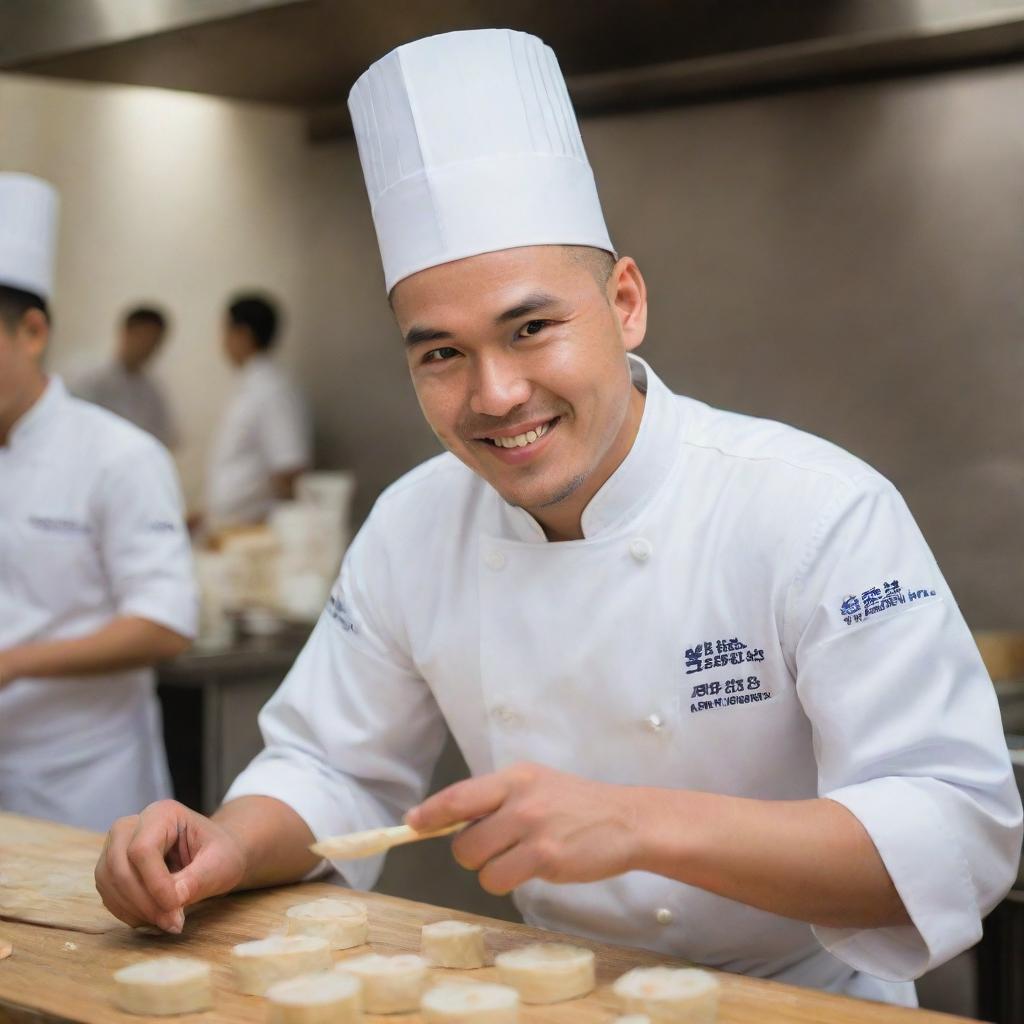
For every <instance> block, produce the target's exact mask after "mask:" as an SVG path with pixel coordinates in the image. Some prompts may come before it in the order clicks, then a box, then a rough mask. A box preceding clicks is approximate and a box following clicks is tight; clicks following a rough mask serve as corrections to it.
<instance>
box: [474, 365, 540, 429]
mask: <svg viewBox="0 0 1024 1024" xmlns="http://www.w3.org/2000/svg"><path fill="white" fill-rule="evenodd" d="M529 397H530V382H529V381H528V380H526V379H525V378H524V377H523V375H522V372H521V367H517V366H516V360H515V357H514V356H512V355H510V354H505V353H502V354H501V355H492V354H488V355H486V356H481V357H479V358H478V359H477V360H476V365H475V366H474V371H473V391H472V394H471V395H470V398H469V407H470V408H471V409H472V410H473V412H475V413H477V414H478V415H480V416H495V417H501V416H507V415H508V414H509V413H510V412H511V411H512V410H513V409H514V408H515V407H516V406H517V405H522V404H523V403H524V402H526V401H527V400H528V399H529Z"/></svg>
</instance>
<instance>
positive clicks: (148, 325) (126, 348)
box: [120, 320, 164, 370]
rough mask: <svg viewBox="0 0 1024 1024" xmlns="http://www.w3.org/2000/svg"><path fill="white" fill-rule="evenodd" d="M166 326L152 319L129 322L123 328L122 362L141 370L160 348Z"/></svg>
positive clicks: (130, 368)
mask: <svg viewBox="0 0 1024 1024" xmlns="http://www.w3.org/2000/svg"><path fill="white" fill-rule="evenodd" d="M163 340H164V328H163V327H161V326H160V325H159V324H157V323H153V322H152V321H150V320H139V321H136V322H134V323H127V324H125V325H124V327H122V328H121V348H120V354H121V362H122V363H124V365H125V366H126V367H127V368H128V369H129V370H141V369H142V367H144V366H145V365H146V363H148V362H149V361H150V360H151V359H152V358H153V356H155V355H156V352H157V349H159V348H160V345H161V343H162V342H163Z"/></svg>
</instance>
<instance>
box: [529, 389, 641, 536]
mask: <svg viewBox="0 0 1024 1024" xmlns="http://www.w3.org/2000/svg"><path fill="white" fill-rule="evenodd" d="M643 415H644V395H643V393H642V392H640V391H638V390H637V388H636V387H630V394H629V405H628V406H627V408H626V416H625V418H624V419H623V421H622V426H621V427H620V429H619V433H618V435H617V437H616V438H615V441H614V442H613V444H612V446H611V448H610V449H609V451H608V453H607V455H606V456H605V458H604V459H603V460H602V461H601V463H600V464H599V465H598V466H597V467H596V468H595V470H594V471H593V472H592V473H591V474H590V475H589V476H588V477H587V478H586V479H585V480H583V482H582V483H581V484H580V486H579V487H577V488H576V490H574V491H573V492H572V493H571V494H570V495H568V497H566V498H565V499H563V500H562V501H559V502H557V503H556V504H554V505H551V506H550V507H549V508H545V509H541V510H539V511H535V512H534V513H533V516H534V518H535V519H536V520H537V522H538V523H540V526H541V529H542V530H543V531H544V535H545V536H546V537H547V539H548V540H549V541H560V540H582V539H583V513H584V511H585V510H586V507H587V506H588V505H589V504H590V502H591V500H592V499H593V497H594V495H595V494H597V492H598V491H599V490H601V488H602V487H604V485H605V484H606V483H607V482H608V481H609V479H611V477H612V475H613V474H614V473H615V471H616V470H617V469H618V468H619V466H621V465H622V463H623V461H625V458H626V456H627V455H628V454H629V453H630V451H631V449H632V447H633V442H634V441H636V435H637V434H638V433H639V432H640V421H641V420H642V419H643Z"/></svg>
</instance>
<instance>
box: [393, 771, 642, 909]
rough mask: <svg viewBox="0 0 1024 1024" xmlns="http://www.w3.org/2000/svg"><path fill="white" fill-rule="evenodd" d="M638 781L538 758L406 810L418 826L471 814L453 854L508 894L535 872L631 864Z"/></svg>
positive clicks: (559, 875) (597, 870)
mask: <svg viewBox="0 0 1024 1024" xmlns="http://www.w3.org/2000/svg"><path fill="white" fill-rule="evenodd" d="M646 795H647V794H646V792H645V791H644V790H642V789H640V788H633V787H629V786H614V785H609V784H607V783H602V782H592V781H590V780H589V779H583V778H580V777H579V776H578V775H568V774H566V773H564V772H559V771H555V770H554V769H552V768H545V767H544V766H542V765H537V764H517V765H513V766H512V767H511V768H506V769H504V770H503V771H500V772H495V773H494V774H491V775H482V776H479V777H478V778H474V779H466V780H464V781H462V782H457V783H455V785H453V786H449V787H448V788H447V789H443V790H441V792H440V793H435V794H434V795H433V796H432V797H429V798H428V799H427V800H425V801H424V802H423V803H422V804H420V805H419V806H418V807H414V808H413V809H412V810H411V811H409V813H408V814H407V815H406V816H405V820H406V823H407V824H408V825H409V826H410V827H411V828H414V829H416V830H417V831H419V832H423V831H427V830H429V829H437V828H444V827H445V826H446V825H452V824H454V823H455V822H457V821H464V820H470V821H472V822H473V824H472V825H470V826H469V827H468V828H466V829H464V830H463V831H462V832H460V833H459V834H458V835H457V836H456V837H455V839H454V841H453V842H452V852H453V853H454V855H455V859H456V860H457V861H458V862H459V863H460V864H461V865H462V866H463V867H464V868H468V869H470V870H472V871H478V872H479V877H480V884H481V885H482V886H483V888H484V889H486V890H487V891H488V892H492V893H496V894H503V893H507V892H510V891H511V890H512V889H515V888H516V886H519V885H522V884H523V882H526V881H528V880H529V879H531V878H542V879H544V880H545V881H548V882H596V881H599V880H601V879H604V878H611V877H612V876H613V875H620V874H622V873H623V872H626V871H630V870H632V868H633V866H634V861H635V859H636V854H637V845H638V841H639V835H638V827H637V822H638V817H639V816H640V814H641V810H642V806H643V804H644V803H645V802H646V801H645V797H646Z"/></svg>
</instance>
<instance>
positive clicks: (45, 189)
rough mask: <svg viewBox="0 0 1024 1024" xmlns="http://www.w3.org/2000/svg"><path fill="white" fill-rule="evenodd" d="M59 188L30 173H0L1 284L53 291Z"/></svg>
mask: <svg viewBox="0 0 1024 1024" xmlns="http://www.w3.org/2000/svg"><path fill="white" fill-rule="evenodd" d="M57 208H58V199H57V190H56V189H55V188H54V187H53V186H52V185H51V184H49V182H46V181H43V180H42V178H34V177H32V175H30V174H12V173H9V172H4V173H0V285H7V287H9V288H20V289H21V290H22V291H26V292H32V294H33V295H38V296H39V297H40V298H42V299H48V298H50V296H51V295H52V294H53V264H54V255H55V253H56V248H57Z"/></svg>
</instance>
